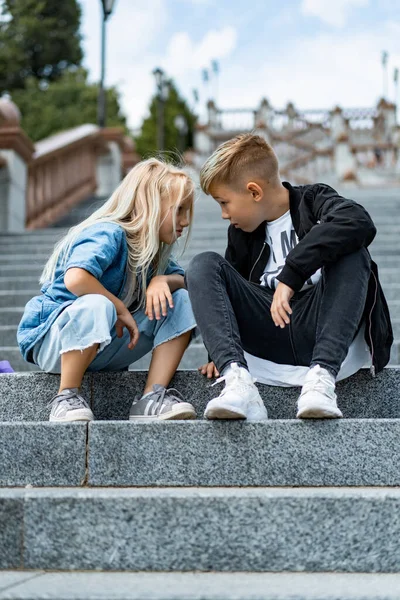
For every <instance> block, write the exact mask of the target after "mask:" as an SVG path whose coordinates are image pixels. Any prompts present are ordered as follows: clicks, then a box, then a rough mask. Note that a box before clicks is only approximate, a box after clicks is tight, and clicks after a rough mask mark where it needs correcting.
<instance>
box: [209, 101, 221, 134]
mask: <svg viewBox="0 0 400 600" xmlns="http://www.w3.org/2000/svg"><path fill="white" fill-rule="evenodd" d="M207 110H208V126H209V127H211V128H212V129H217V128H219V123H218V109H217V107H216V105H215V102H214V100H209V101H208V102H207Z"/></svg>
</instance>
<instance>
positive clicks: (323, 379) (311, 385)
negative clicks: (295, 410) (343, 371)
mask: <svg viewBox="0 0 400 600" xmlns="http://www.w3.org/2000/svg"><path fill="white" fill-rule="evenodd" d="M314 369H315V370H314ZM314 369H312V370H311V371H310V372H309V373H308V374H307V379H306V381H305V382H304V385H303V388H302V391H301V396H302V395H303V394H305V393H307V392H311V391H315V392H321V393H322V394H324V395H325V396H328V397H329V398H330V399H331V400H334V395H335V384H334V383H332V379H331V377H330V375H329V374H328V372H326V371H325V369H322V368H321V367H319V368H318V369H316V368H315V367H314Z"/></svg>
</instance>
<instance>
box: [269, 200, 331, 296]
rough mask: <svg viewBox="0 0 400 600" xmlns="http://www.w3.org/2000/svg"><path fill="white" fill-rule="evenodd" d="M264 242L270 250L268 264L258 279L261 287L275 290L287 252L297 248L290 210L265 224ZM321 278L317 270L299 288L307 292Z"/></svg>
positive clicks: (297, 240)
mask: <svg viewBox="0 0 400 600" xmlns="http://www.w3.org/2000/svg"><path fill="white" fill-rule="evenodd" d="M265 235H266V237H265V241H266V242H267V244H268V245H269V247H270V249H271V253H270V256H269V260H268V263H267V265H266V267H265V269H264V273H263V275H262V276H261V278H260V282H261V285H263V286H266V287H269V288H271V289H272V290H275V289H276V288H277V285H278V283H279V281H278V280H277V277H278V275H279V274H280V273H281V271H282V269H283V267H284V266H285V262H286V257H287V255H288V254H289V252H290V251H291V250H292V249H293V248H294V247H295V246H297V244H298V243H299V238H298V237H297V235H296V232H295V230H294V227H293V223H292V217H291V216H290V210H288V211H287V212H286V213H285V214H284V215H282V216H281V217H279V219H276V220H275V221H270V222H269V223H267V226H266V228H265ZM320 278H321V269H318V271H316V272H315V273H314V275H312V276H311V277H310V278H309V279H308V280H307V281H306V283H305V284H304V285H303V287H302V288H301V291H303V290H307V289H308V288H309V287H311V286H313V285H315V284H316V283H318V281H319V280H320Z"/></svg>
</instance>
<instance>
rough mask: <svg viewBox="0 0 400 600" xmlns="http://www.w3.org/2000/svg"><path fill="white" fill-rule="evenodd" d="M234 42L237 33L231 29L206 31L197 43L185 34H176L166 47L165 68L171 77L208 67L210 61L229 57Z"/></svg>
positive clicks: (234, 44)
mask: <svg viewBox="0 0 400 600" xmlns="http://www.w3.org/2000/svg"><path fill="white" fill-rule="evenodd" d="M236 41H237V33H236V30H235V29H234V28H233V27H225V28H223V29H220V30H211V31H208V32H207V33H206V34H205V36H204V37H203V38H202V39H201V40H200V41H199V42H198V43H196V42H194V41H193V40H192V39H191V38H190V36H189V34H188V33H187V32H180V33H176V34H174V35H173V36H172V38H171V39H170V41H169V44H168V47H167V56H166V59H165V67H166V69H167V70H168V72H170V73H171V74H172V75H182V74H184V73H185V72H187V71H191V70H199V69H201V68H203V67H208V66H209V65H210V62H211V60H214V59H216V60H218V59H221V58H225V57H227V56H229V55H230V54H231V52H232V51H233V50H234V48H235V46H236Z"/></svg>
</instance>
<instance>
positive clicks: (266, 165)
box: [200, 133, 279, 194]
mask: <svg viewBox="0 0 400 600" xmlns="http://www.w3.org/2000/svg"><path fill="white" fill-rule="evenodd" d="M244 176H247V177H250V178H257V179H263V180H264V181H267V182H268V183H269V182H271V183H274V184H275V183H277V182H278V180H279V165H278V159H277V157H276V154H275V152H274V151H273V149H272V147H271V146H270V145H269V144H268V143H267V142H266V141H265V140H264V139H263V138H262V137H261V136H259V135H254V134H252V133H245V134H242V135H238V136H236V137H234V138H232V139H230V140H228V141H227V142H224V143H223V144H221V145H220V146H218V148H217V149H216V150H215V152H213V154H212V155H211V156H210V158H208V159H207V161H206V162H205V163H204V165H203V167H202V169H201V171H200V185H201V188H202V190H203V192H205V193H206V194H210V187H211V186H212V185H213V184H226V185H229V184H232V183H236V182H237V181H238V180H239V179H241V178H243V177H244Z"/></svg>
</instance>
